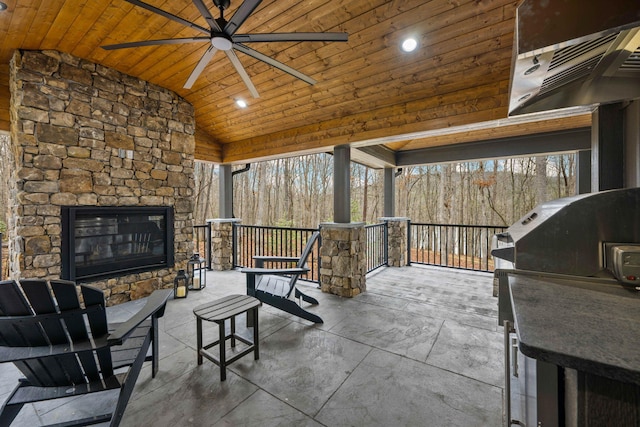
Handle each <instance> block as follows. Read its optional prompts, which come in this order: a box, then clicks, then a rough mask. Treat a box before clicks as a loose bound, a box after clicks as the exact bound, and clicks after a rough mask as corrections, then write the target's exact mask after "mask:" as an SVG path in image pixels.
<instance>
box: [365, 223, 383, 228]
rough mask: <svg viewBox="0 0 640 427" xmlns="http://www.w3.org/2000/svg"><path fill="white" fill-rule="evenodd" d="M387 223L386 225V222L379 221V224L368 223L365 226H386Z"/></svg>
mask: <svg viewBox="0 0 640 427" xmlns="http://www.w3.org/2000/svg"><path fill="white" fill-rule="evenodd" d="M385 225H386V223H384V222H379V223H377V224H367V225H365V226H364V228H374V227H384V226H385Z"/></svg>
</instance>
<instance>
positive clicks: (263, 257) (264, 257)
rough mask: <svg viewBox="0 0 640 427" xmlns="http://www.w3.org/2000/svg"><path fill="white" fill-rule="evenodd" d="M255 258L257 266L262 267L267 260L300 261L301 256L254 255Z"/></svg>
mask: <svg viewBox="0 0 640 427" xmlns="http://www.w3.org/2000/svg"><path fill="white" fill-rule="evenodd" d="M253 260H254V261H255V264H256V268H262V267H264V263H265V262H298V261H299V260H300V258H299V257H294V256H276V255H254V256H253Z"/></svg>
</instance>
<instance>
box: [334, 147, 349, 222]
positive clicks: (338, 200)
mask: <svg viewBox="0 0 640 427" xmlns="http://www.w3.org/2000/svg"><path fill="white" fill-rule="evenodd" d="M333 220H334V221H335V222H336V223H339V224H348V223H350V222H351V148H350V147H349V146H348V145H339V146H337V147H335V148H334V149H333Z"/></svg>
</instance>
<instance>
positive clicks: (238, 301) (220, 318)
mask: <svg viewBox="0 0 640 427" xmlns="http://www.w3.org/2000/svg"><path fill="white" fill-rule="evenodd" d="M261 305H262V303H261V302H260V301H259V300H258V299H256V298H254V297H252V296H249V295H229V296H226V297H224V298H221V299H219V300H216V301H213V302H210V303H207V304H203V305H199V306H197V307H196V308H194V309H193V314H195V315H196V322H197V325H196V328H197V330H196V333H197V335H198V336H197V340H198V344H197V346H198V348H197V351H198V365H202V357H203V356H204V357H206V358H207V359H209V360H211V361H212V362H213V363H215V364H216V365H218V366H220V381H224V380H225V379H226V378H227V371H226V369H227V365H229V364H230V363H233V362H235V361H236V360H238V359H240V358H241V357H242V356H245V355H247V354H249V353H251V352H252V351H253V355H254V359H255V360H258V359H259V358H260V355H259V349H260V347H259V340H258V307H259V306H261ZM250 312H251V313H250ZM242 313H247V319H249V320H250V322H251V324H248V325H247V326H252V327H253V342H251V341H249V340H248V339H246V338H244V337H241V336H239V335H237V334H236V316H237V315H239V314H242ZM227 319H229V320H230V321H231V333H230V334H229V335H227V334H226V331H225V321H226V320H227ZM203 320H206V321H208V322H215V323H217V324H218V329H219V339H218V340H217V341H214V342H212V343H210V344H203V342H202V321H203ZM228 339H230V340H231V347H235V346H236V340H238V341H241V342H243V343H245V344H247V345H248V346H249V347H247V348H246V349H244V350H243V351H241V352H240V353H238V354H236V355H234V356H233V357H231V358H229V359H227V358H226V355H225V343H226V340H228ZM218 344H220V345H219V347H220V357H216V356H215V355H214V354H213V353H211V352H209V351H208V350H209V349H210V348H211V347H213V346H215V345H218Z"/></svg>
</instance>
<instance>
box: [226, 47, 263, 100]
mask: <svg viewBox="0 0 640 427" xmlns="http://www.w3.org/2000/svg"><path fill="white" fill-rule="evenodd" d="M224 53H226V54H227V58H229V61H231V63H232V64H233V66H234V67H235V69H236V71H237V72H238V74H240V78H242V81H243V82H244V84H245V85H246V86H247V89H249V92H251V96H253V97H254V98H260V95H259V94H258V90H257V89H256V87H255V86H254V85H253V82H252V81H251V79H250V78H249V74H247V72H246V71H245V69H244V67H243V66H242V63H241V62H240V59H238V55H236V53H235V52H234V51H233V49H232V50H225V51H224Z"/></svg>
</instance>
